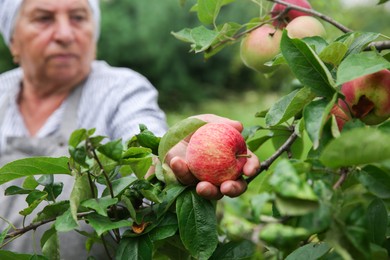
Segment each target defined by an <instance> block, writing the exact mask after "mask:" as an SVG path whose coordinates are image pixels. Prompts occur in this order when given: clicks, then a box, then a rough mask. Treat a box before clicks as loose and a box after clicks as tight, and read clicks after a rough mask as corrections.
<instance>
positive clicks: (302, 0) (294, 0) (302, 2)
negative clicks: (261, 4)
mask: <svg viewBox="0 0 390 260" xmlns="http://www.w3.org/2000/svg"><path fill="white" fill-rule="evenodd" d="M284 1H285V2H286V3H289V4H293V5H297V6H299V7H303V8H307V9H312V8H311V5H310V3H309V2H308V1H306V0H284ZM286 7H287V6H285V5H282V4H277V3H275V4H274V5H273V6H272V8H271V16H272V18H275V17H276V16H278V15H279V14H280V13H281V12H283V11H284V10H285V9H286ZM303 15H309V14H307V13H304V12H302V11H298V10H293V9H291V10H290V11H288V13H286V14H285V15H283V16H282V17H279V18H278V19H276V20H274V21H273V25H274V26H275V27H277V28H281V29H282V28H284V27H286V25H287V24H288V23H289V22H291V21H292V20H293V19H295V18H297V17H299V16H303Z"/></svg>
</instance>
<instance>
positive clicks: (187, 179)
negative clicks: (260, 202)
mask: <svg viewBox="0 0 390 260" xmlns="http://www.w3.org/2000/svg"><path fill="white" fill-rule="evenodd" d="M195 117H196V118H199V119H201V120H204V121H206V122H212V123H224V124H229V125H230V126H232V127H234V128H235V129H237V130H238V132H241V131H242V129H243V128H242V124H241V123H240V122H238V121H235V120H230V119H228V118H225V117H220V116H216V115H212V114H203V115H198V116H195ZM189 141H190V138H188V139H186V140H183V141H182V142H181V143H179V144H178V145H176V146H175V147H174V148H173V149H172V150H171V151H170V152H169V153H168V156H167V161H168V162H169V165H170V167H171V168H172V170H173V171H174V173H175V175H176V177H177V178H178V180H179V181H180V182H181V183H183V184H184V185H196V190H197V193H198V194H199V195H200V196H202V197H205V198H207V199H220V198H222V197H223V196H224V195H226V196H229V197H236V196H239V195H241V194H242V193H243V192H245V190H246V188H247V184H246V182H245V181H244V180H243V179H242V178H238V179H237V180H226V181H223V182H222V183H221V184H220V186H216V185H214V184H212V183H211V182H208V181H199V180H198V179H197V178H196V177H195V176H194V175H193V174H192V173H191V171H190V169H189V167H188V164H187V161H186V159H185V158H186V153H187V146H188V142H189ZM246 153H247V154H248V155H250V157H249V158H247V160H246V163H245V164H244V166H243V168H242V172H243V174H245V175H246V176H253V175H255V174H256V172H257V170H258V169H259V168H260V162H259V160H258V158H257V156H256V155H254V154H253V153H252V152H251V151H249V150H247V151H246Z"/></svg>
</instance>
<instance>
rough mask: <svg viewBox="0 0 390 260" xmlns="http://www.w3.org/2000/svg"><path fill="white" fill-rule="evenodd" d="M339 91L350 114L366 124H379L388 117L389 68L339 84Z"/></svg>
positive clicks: (389, 96) (389, 114) (389, 102)
mask: <svg viewBox="0 0 390 260" xmlns="http://www.w3.org/2000/svg"><path fill="white" fill-rule="evenodd" d="M341 92H342V93H343V94H344V96H345V103H346V104H347V105H348V107H349V110H350V111H351V113H352V115H353V116H354V117H356V118H359V119H360V120H361V121H363V122H364V123H366V124H367V125H376V124H380V123H382V122H383V121H385V120H386V119H388V118H389V117H390V71H389V70H381V71H378V72H376V73H372V74H368V75H364V76H362V77H359V78H356V79H354V80H351V81H349V82H346V83H344V84H343V85H342V86H341ZM348 107H347V108H348Z"/></svg>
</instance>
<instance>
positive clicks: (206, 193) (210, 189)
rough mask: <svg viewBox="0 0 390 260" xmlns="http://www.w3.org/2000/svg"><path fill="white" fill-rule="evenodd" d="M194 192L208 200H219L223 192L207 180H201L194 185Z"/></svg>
mask: <svg viewBox="0 0 390 260" xmlns="http://www.w3.org/2000/svg"><path fill="white" fill-rule="evenodd" d="M196 193H198V195H199V196H201V197H203V198H205V199H209V200H219V199H221V198H222V197H223V194H222V193H221V192H220V191H219V187H217V186H214V185H213V184H211V183H210V182H207V181H201V182H199V183H198V184H197V185H196Z"/></svg>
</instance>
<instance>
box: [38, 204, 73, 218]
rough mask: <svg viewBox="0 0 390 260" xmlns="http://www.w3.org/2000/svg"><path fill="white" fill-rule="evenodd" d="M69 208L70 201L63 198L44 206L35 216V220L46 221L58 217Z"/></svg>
mask: <svg viewBox="0 0 390 260" xmlns="http://www.w3.org/2000/svg"><path fill="white" fill-rule="evenodd" d="M68 209H69V201H67V200H63V201H59V202H56V203H52V204H49V205H47V206H46V207H44V208H43V210H42V211H41V212H39V213H37V215H36V216H35V218H34V220H33V222H39V221H45V220H49V219H53V218H56V217H58V216H60V215H62V214H64V213H65V212H66V211H67V210H68Z"/></svg>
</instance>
